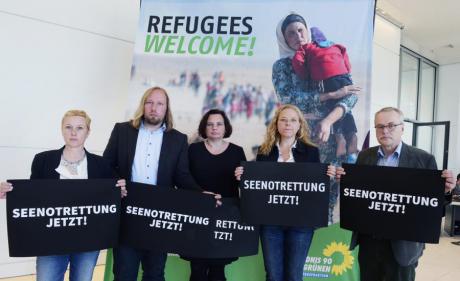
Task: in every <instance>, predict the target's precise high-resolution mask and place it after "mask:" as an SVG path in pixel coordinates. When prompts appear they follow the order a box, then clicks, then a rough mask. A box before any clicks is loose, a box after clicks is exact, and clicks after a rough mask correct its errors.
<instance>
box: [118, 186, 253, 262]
mask: <svg viewBox="0 0 460 281" xmlns="http://www.w3.org/2000/svg"><path fill="white" fill-rule="evenodd" d="M121 225H122V226H121V230H122V231H121V243H122V244H124V245H128V246H131V247H133V248H136V249H147V250H154V251H158V252H168V253H176V254H180V255H183V256H187V257H202V258H228V257H241V256H250V255H255V254H257V251H258V241H259V240H258V235H259V230H258V228H257V227H254V226H251V225H243V224H241V223H240V213H239V208H238V206H237V204H236V202H235V201H234V200H231V199H224V200H223V205H222V206H220V207H217V208H216V201H215V199H214V196H212V195H207V194H203V193H200V192H196V191H189V190H180V189H179V190H177V189H172V188H166V187H158V186H152V185H146V184H140V183H129V184H128V196H127V197H126V198H124V199H123V207H122V222H121Z"/></svg>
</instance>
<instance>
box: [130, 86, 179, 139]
mask: <svg viewBox="0 0 460 281" xmlns="http://www.w3.org/2000/svg"><path fill="white" fill-rule="evenodd" d="M154 91H162V92H163V93H164V94H165V97H166V114H165V118H164V120H163V123H164V124H165V125H166V131H169V130H171V129H172V128H173V127H174V122H173V117H172V113H171V106H170V102H169V96H168V93H167V92H166V90H165V89H163V88H161V87H152V88H150V89H147V91H145V93H144V95H143V96H142V98H141V101H140V103H139V106H138V107H137V109H136V112H135V113H134V117H133V119H131V121H130V123H131V125H132V126H133V127H134V128H136V129H139V127H140V126H141V123H142V120H143V119H144V105H145V101H146V100H147V98H148V97H149V96H150V94H151V93H153V92H154Z"/></svg>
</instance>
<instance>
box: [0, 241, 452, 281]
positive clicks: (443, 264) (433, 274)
mask: <svg viewBox="0 0 460 281" xmlns="http://www.w3.org/2000/svg"><path fill="white" fill-rule="evenodd" d="M444 235H445V234H444ZM459 240H460V237H459V236H456V237H455V238H452V237H448V236H442V237H441V240H440V243H439V245H431V244H427V247H426V250H425V252H424V254H423V256H422V258H421V259H420V261H419V266H418V267H417V275H416V280H417V281H458V280H460V246H456V245H453V244H451V242H452V241H459ZM103 278H104V265H99V266H97V267H96V269H95V271H94V276H93V281H102V280H103ZM0 280H1V281H34V280H35V275H27V276H21V277H15V278H5V279H1V278H0ZM65 280H68V278H67V277H66V279H65Z"/></svg>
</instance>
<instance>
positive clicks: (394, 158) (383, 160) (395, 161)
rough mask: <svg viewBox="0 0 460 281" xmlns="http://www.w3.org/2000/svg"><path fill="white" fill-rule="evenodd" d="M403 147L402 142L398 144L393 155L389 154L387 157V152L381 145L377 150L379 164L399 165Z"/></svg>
mask: <svg viewBox="0 0 460 281" xmlns="http://www.w3.org/2000/svg"><path fill="white" fill-rule="evenodd" d="M401 148H402V142H400V143H399V144H398V146H397V147H396V149H395V151H394V152H393V153H392V154H391V155H389V156H388V157H385V153H384V152H383V149H382V147H381V146H380V147H379V150H378V151H377V157H378V161H377V165H379V166H390V167H397V166H398V165H399V156H401Z"/></svg>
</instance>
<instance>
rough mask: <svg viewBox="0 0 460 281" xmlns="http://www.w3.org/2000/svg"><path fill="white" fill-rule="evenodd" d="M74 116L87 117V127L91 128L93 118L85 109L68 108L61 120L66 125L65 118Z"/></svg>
mask: <svg viewBox="0 0 460 281" xmlns="http://www.w3.org/2000/svg"><path fill="white" fill-rule="evenodd" d="M74 116H78V117H83V118H85V123H86V127H87V128H88V131H89V130H90V129H91V118H90V117H89V115H88V114H87V113H86V112H85V111H84V110H79V109H71V110H68V111H67V112H66V113H64V116H63V117H62V120H61V126H63V125H64V119H65V118H66V117H74Z"/></svg>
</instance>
